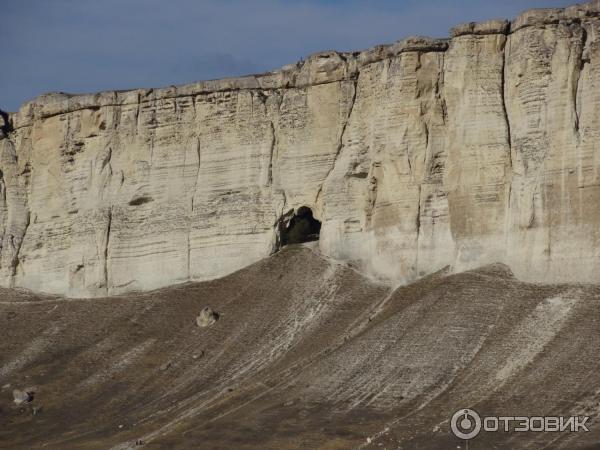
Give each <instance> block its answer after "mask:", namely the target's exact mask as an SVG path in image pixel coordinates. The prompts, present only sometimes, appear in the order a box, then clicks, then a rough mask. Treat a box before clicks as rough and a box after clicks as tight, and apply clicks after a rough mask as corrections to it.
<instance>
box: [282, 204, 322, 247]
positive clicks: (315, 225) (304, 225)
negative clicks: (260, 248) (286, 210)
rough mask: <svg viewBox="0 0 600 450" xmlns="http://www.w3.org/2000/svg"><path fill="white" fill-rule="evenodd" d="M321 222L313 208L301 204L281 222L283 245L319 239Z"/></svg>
mask: <svg viewBox="0 0 600 450" xmlns="http://www.w3.org/2000/svg"><path fill="white" fill-rule="evenodd" d="M320 232H321V222H319V221H318V220H317V219H315V218H314V217H313V212H312V209H310V208H309V207H308V206H301V207H300V208H298V209H297V210H296V212H295V213H293V212H292V213H291V214H289V215H288V217H287V219H286V218H284V220H282V221H281V222H280V228H279V235H280V243H281V246H284V245H290V244H302V243H303V242H311V241H318V240H319V233H320Z"/></svg>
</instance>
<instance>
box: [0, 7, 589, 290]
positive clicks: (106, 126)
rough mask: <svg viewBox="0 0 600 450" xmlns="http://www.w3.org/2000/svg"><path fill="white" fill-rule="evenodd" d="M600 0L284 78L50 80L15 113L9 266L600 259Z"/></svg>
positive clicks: (5, 140) (37, 272) (418, 268)
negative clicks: (307, 256) (300, 219)
mask: <svg viewBox="0 0 600 450" xmlns="http://www.w3.org/2000/svg"><path fill="white" fill-rule="evenodd" d="M599 31H600V2H599V1H594V2H592V3H587V4H583V5H576V6H572V7H569V8H566V9H547V10H534V11H528V12H525V13H523V14H522V15H521V16H519V17H518V18H517V19H515V20H514V21H512V22H507V21H502V20H492V21H488V22H484V23H478V24H466V25H460V26H458V27H456V28H454V29H453V30H452V32H451V38H450V39H443V40H434V39H427V38H408V39H405V40H404V41H400V42H398V43H395V44H393V45H388V46H380V47H377V48H373V49H370V50H367V51H364V52H357V53H338V52H324V53H320V54H316V55H313V56H311V57H310V58H308V59H307V60H306V61H302V62H300V63H297V64H294V65H290V66H286V67H284V68H282V69H281V70H278V71H276V72H273V73H268V74H264V75H256V76H249V77H244V78H236V79H226V80H219V81H207V82H200V83H195V84H191V85H185V86H177V87H168V88H162V89H154V90H152V89H150V90H134V91H126V92H102V93H98V94H93V95H67V94H48V95H43V96H41V97H39V98H36V99H35V100H33V101H31V102H29V103H26V104H24V105H23V106H22V107H21V109H20V110H19V112H17V113H14V114H3V116H2V124H1V125H2V132H1V138H2V139H0V170H1V171H2V172H1V174H2V178H1V179H0V193H1V195H0V224H1V226H0V233H1V234H2V252H1V256H0V265H1V267H0V279H1V282H2V283H3V284H4V285H5V286H20V287H27V288H30V289H34V290H37V291H44V292H48V293H55V294H66V295H69V296H101V295H106V294H114V293H119V292H125V291H129V290H139V289H152V288H157V287H161V286H165V285H169V284H173V283H178V282H183V281H188V280H207V279H211V278H215V277H219V276H223V275H225V274H227V273H231V272H233V271H234V270H237V269H239V268H241V267H244V266H246V265H248V264H251V263H253V262H255V261H257V260H259V259H261V258H263V257H265V256H267V255H269V254H271V253H272V252H273V251H275V250H276V249H277V248H278V242H279V238H278V223H279V222H280V221H281V219H282V218H283V217H284V216H286V214H287V215H288V216H289V212H290V210H295V209H297V208H299V207H301V206H307V207H309V208H311V209H312V210H313V213H314V216H315V217H316V218H317V219H319V220H320V221H321V222H322V228H321V238H320V249H321V251H322V252H323V253H325V254H327V255H330V256H333V257H336V258H339V259H344V260H347V261H351V262H352V263H353V264H355V265H356V266H358V267H360V268H361V270H363V271H365V272H366V273H370V274H372V275H374V276H377V277H380V278H382V279H386V280H390V281H392V282H394V283H402V282H407V281H410V280H413V279H415V278H417V277H418V276H421V275H424V274H427V273H432V272H434V271H436V270H438V269H440V268H441V267H444V266H446V265H452V266H453V267H454V268H455V269H456V270H462V269H468V268H472V267H476V266H479V265H481V264H486V263H491V262H497V261H499V262H503V263H505V264H508V265H509V266H510V267H511V268H512V270H513V271H514V272H515V273H516V274H517V275H518V276H519V277H520V278H522V279H525V280H530V281H560V280H562V281H594V279H595V277H596V276H597V275H596V274H597V273H598V270H600V242H599V239H600V226H599V225H600V209H599V208H598V207H597V205H598V204H599V203H600V148H599V145H600V144H599V142H600V141H599V138H600V116H598V114H597V111H598V110H599V108H600V37H599Z"/></svg>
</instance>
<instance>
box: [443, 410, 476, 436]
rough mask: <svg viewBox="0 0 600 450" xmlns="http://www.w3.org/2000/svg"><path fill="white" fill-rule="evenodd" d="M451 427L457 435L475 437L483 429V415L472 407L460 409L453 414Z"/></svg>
mask: <svg viewBox="0 0 600 450" xmlns="http://www.w3.org/2000/svg"><path fill="white" fill-rule="evenodd" d="M450 428H452V432H453V433H454V435H455V436H456V437H459V438H461V439H465V440H469V439H473V438H474V437H475V436H477V435H478V434H479V432H480V431H481V417H480V416H479V414H477V411H473V410H472V409H459V410H458V411H456V412H455V413H454V415H453V416H452V420H451V421H450Z"/></svg>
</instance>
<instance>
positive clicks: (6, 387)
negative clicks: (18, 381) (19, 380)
mask: <svg viewBox="0 0 600 450" xmlns="http://www.w3.org/2000/svg"><path fill="white" fill-rule="evenodd" d="M9 387H10V383H6V384H5V385H4V386H2V390H4V389H8V388H9Z"/></svg>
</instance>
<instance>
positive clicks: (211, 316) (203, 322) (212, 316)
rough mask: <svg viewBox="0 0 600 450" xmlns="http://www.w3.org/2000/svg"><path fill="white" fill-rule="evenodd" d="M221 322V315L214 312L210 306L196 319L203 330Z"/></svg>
mask: <svg viewBox="0 0 600 450" xmlns="http://www.w3.org/2000/svg"><path fill="white" fill-rule="evenodd" d="M217 320H219V314H218V313H216V312H215V311H213V310H212V308H211V307H210V306H207V307H206V308H204V309H203V310H202V311H201V312H200V314H199V315H198V317H196V325H198V326H199V327H201V328H204V327H208V326H210V325H212V324H213V323H215V322H216V321H217Z"/></svg>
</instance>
